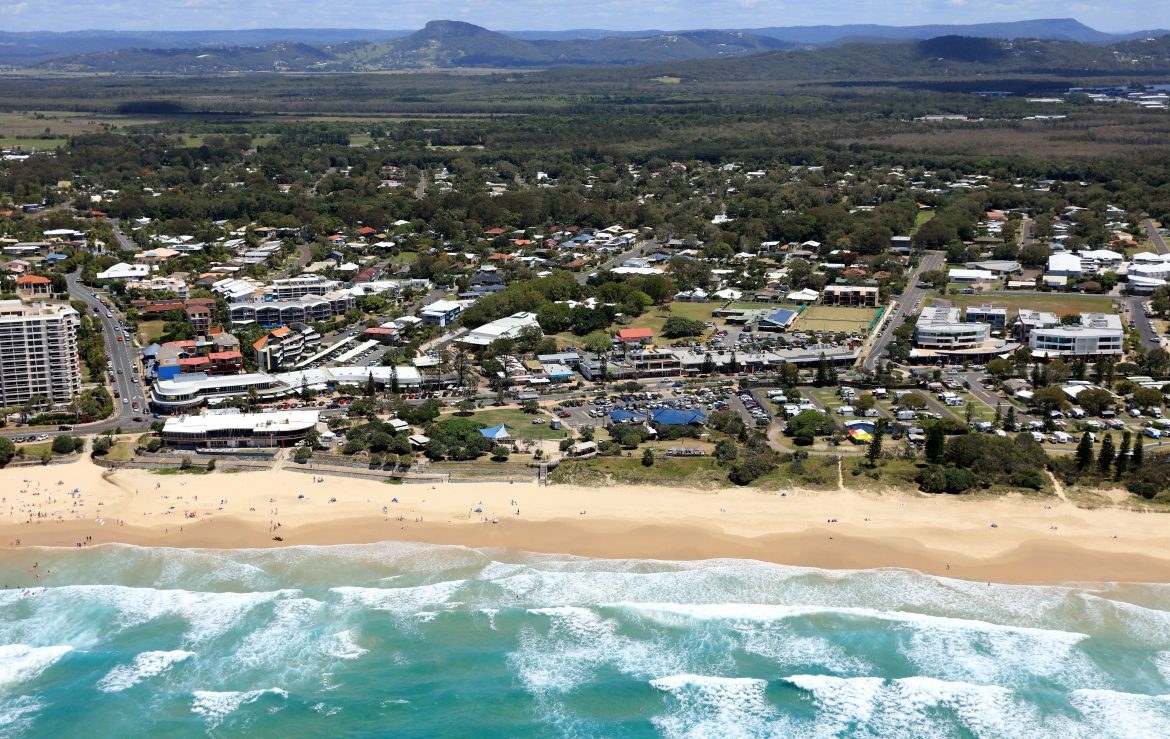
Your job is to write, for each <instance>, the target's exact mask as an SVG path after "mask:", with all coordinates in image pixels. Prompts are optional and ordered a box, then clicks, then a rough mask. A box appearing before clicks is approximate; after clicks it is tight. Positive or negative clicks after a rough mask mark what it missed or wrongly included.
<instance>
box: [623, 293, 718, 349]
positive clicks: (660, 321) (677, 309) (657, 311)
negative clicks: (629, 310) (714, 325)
mask: <svg viewBox="0 0 1170 739" xmlns="http://www.w3.org/2000/svg"><path fill="white" fill-rule="evenodd" d="M719 305H720V304H719V303H691V302H676V303H669V304H667V305H666V306H665V307H664V308H659V307H652V308H650V309H649V310H647V311H646V312H645V313H643V314H642V315H640V316H638V317H637V318H635V319H634V320H633V321H631V322H630V323H629V324H627V325H625V326H622V327H621V328H648V329H650V330H651V331H653V332H654V341H655V342H656V343H658V344H662V343H670V341H671V340H670V339H664V338H662V326H663V325H664V324H665V323H666V321H667V319H669V318H674V317H676V316H677V317H678V318H689V319H691V320H692V321H703V322H706V321H710V320H711V311H713V310H715V309H716V308H718V307H719ZM614 330H616V328H615V329H614ZM710 332H711V329H708V330H707V331H705V332H704V334H703V335H704V336H706V335H707V334H709V333H710Z"/></svg>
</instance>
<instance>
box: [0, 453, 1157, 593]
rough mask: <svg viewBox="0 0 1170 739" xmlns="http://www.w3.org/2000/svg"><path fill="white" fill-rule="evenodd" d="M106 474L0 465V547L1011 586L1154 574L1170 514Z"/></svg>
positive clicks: (947, 500)
mask: <svg viewBox="0 0 1170 739" xmlns="http://www.w3.org/2000/svg"><path fill="white" fill-rule="evenodd" d="M106 472H107V471H106V470H105V469H103V468H101V467H98V466H96V465H94V464H93V463H92V462H91V461H90V460H89V459H88V458H83V459H80V460H78V461H76V462H74V463H71V464H66V465H52V466H47V467H24V468H13V469H5V470H0V547H4V546H7V547H16V546H18V545H17V542H18V541H19V546H20V547H29V546H68V547H74V546H77V545H78V544H82V545H84V546H94V545H99V544H106V543H111V542H121V543H128V544H138V545H143V546H166V547H207V548H238V547H240V548H243V547H267V546H280V545H283V546H290V545H310V544H348V543H368V542H374V541H383V540H409V541H422V542H429V543H438V544H461V545H465V546H470V547H506V548H511V549H519V550H525V551H533V552H548V553H568V554H576V555H581V556H588V557H603V558H637V559H681V560H694V559H709V558H719V557H728V558H741V559H758V560H763V561H769V562H777V563H781V564H790V565H802V566H812V567H823V568H847V569H856V568H874V567H901V568H908V569H915V570H919V571H923V572H928V573H932V574H940V575H948V576H951V577H958V578H964V579H970V580H987V581H996V582H1010V583H1057V582H1106V581H1122V582H1170V518H1168V517H1165V516H1163V515H1161V514H1158V513H1140V512H1136V511H1129V510H1122V509H1099V510H1084V509H1080V508H1077V507H1076V506H1074V505H1072V504H1071V503H1067V502H1064V501H1062V500H1059V499H1057V498H1024V497H1020V496H1005V497H1000V498H995V499H988V498H981V499H974V498H970V497H963V496H945V495H943V496H928V495H922V494H916V493H912V492H905V493H887V494H880V495H879V494H877V493H857V492H834V491H830V492H824V491H815V492H814V491H809V492H799V491H797V492H789V493H787V494H786V495H781V494H780V493H763V492H759V491H755V490H750V489H738V488H729V489H724V490H718V491H710V490H704V491H699V490H685V489H663V488H647V487H629V486H626V487H622V486H617V487H599V488H581V487H572V486H551V487H538V486H537V485H535V484H523V483H516V484H508V483H499V482H486V483H449V484H436V485H434V486H432V485H431V484H407V485H388V484H385V483H380V482H374V481H365V480H354V479H349V478H342V477H330V476H325V477H323V478H315V477H313V476H312V475H308V474H304V473H298V472H291V471H288V470H283V469H275V470H272V471H263V472H230V473H229V472H215V473H212V474H206V475H187V474H180V475H159V474H155V473H153V472H150V471H146V470H119V471H116V472H113V473H111V474H103V473H106ZM318 479H321V480H323V482H317V481H316V480H318ZM74 490H77V491H78V492H76V493H74V492H73V491H74ZM300 496H304V497H303V498H301V497H300ZM334 499H335V502H334ZM395 499H397V502H395ZM477 509H478V510H477ZM830 521H832V522H830ZM993 523H994V524H996V526H995V527H993V526H992V524H993ZM1054 527H1055V528H1054ZM274 536H280V537H282V538H283V542H277V541H274V540H273V537H274Z"/></svg>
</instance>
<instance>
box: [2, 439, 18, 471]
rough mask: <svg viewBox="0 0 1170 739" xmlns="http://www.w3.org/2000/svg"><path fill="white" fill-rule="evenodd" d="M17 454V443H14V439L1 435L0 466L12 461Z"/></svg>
mask: <svg viewBox="0 0 1170 739" xmlns="http://www.w3.org/2000/svg"><path fill="white" fill-rule="evenodd" d="M15 454H16V444H13V443H12V439H9V438H8V437H7V436H0V467H3V466H4V465H6V464H8V463H9V462H11V461H12V457H13V456H15Z"/></svg>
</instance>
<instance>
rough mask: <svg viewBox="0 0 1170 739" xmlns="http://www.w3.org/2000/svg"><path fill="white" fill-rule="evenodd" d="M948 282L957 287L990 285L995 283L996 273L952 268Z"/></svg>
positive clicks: (948, 275) (948, 274)
mask: <svg viewBox="0 0 1170 739" xmlns="http://www.w3.org/2000/svg"><path fill="white" fill-rule="evenodd" d="M947 281H948V282H953V283H955V284H957V285H989V284H991V283H993V282H995V273H994V272H992V271H990V270H986V269H961V268H959V267H952V268H951V270H950V272H948V273H947Z"/></svg>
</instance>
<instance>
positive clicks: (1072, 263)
mask: <svg viewBox="0 0 1170 739" xmlns="http://www.w3.org/2000/svg"><path fill="white" fill-rule="evenodd" d="M1083 270H1084V267H1083V265H1082V264H1081V258H1080V257H1078V256H1077V255H1076V254H1072V253H1069V252H1063V251H1062V252H1057V253H1055V254H1053V255H1051V256H1049V257H1048V269H1047V270H1046V272H1045V273H1046V274H1049V275H1054V276H1058V277H1080V276H1081V273H1082V272H1083Z"/></svg>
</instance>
